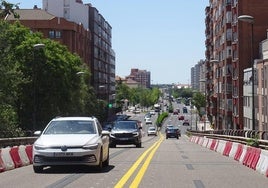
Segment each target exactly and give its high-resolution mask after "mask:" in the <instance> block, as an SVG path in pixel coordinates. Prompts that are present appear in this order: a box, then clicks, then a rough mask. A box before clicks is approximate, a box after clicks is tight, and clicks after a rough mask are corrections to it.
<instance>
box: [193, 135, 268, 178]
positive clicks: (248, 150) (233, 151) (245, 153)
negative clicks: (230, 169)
mask: <svg viewBox="0 0 268 188" xmlns="http://www.w3.org/2000/svg"><path fill="white" fill-rule="evenodd" d="M189 140H190V142H193V143H198V144H199V145H201V146H203V147H206V148H208V149H210V150H213V151H216V152H218V153H221V154H222V155H225V156H229V157H231V158H233V159H234V160H236V161H238V162H240V163H241V164H243V165H245V166H247V167H249V168H251V169H253V170H256V171H258V172H259V173H261V174H263V175H265V176H266V177H268V151H267V150H262V149H260V148H255V147H251V146H247V145H243V144H240V143H236V142H230V141H224V140H216V139H209V138H206V137H198V136H192V137H190V139H189Z"/></svg>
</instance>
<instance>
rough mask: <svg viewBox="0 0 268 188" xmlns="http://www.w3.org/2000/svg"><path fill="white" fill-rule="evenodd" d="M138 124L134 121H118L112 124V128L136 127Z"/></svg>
mask: <svg viewBox="0 0 268 188" xmlns="http://www.w3.org/2000/svg"><path fill="white" fill-rule="evenodd" d="M137 128H138V125H137V123H136V122H134V121H119V122H116V124H115V125H114V127H113V129H114V130H118V129H137Z"/></svg>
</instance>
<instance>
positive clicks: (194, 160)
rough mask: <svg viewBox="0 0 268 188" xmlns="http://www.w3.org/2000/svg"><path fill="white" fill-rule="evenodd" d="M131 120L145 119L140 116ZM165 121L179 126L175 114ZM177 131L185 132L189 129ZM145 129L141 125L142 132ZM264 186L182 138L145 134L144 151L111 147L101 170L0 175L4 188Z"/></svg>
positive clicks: (252, 173)
mask: <svg viewBox="0 0 268 188" xmlns="http://www.w3.org/2000/svg"><path fill="white" fill-rule="evenodd" d="M134 118H137V119H141V120H143V115H142V114H140V115H139V114H137V115H136V116H135V117H134ZM165 123H174V124H177V125H180V124H181V122H179V121H178V120H177V117H176V116H173V115H171V116H170V117H169V119H167V120H166V122H165ZM180 128H181V129H182V133H183V132H184V131H185V129H186V128H187V127H186V126H180ZM146 129H147V125H145V124H144V125H143V130H144V132H146ZM267 185H268V178H266V177H265V176H263V175H261V174H259V173H258V172H256V171H254V170H252V169H250V168H248V167H245V166H243V165H242V164H240V163H239V162H237V161H235V160H233V159H232V158H229V157H225V156H223V155H221V154H219V153H217V152H214V151H210V150H209V149H207V148H203V147H201V146H200V145H197V144H194V143H192V142H189V139H188V137H187V136H186V135H184V134H182V137H181V138H180V139H179V140H177V139H176V138H174V139H173V138H170V139H165V137H164V135H163V136H161V134H159V135H158V136H156V137H155V136H150V137H148V136H146V134H144V137H143V145H142V148H136V147H134V145H133V146H132V145H127V146H118V147H116V148H111V149H110V166H109V167H107V168H105V169H104V171H103V172H98V171H97V170H96V169H93V168H90V169H89V168H85V167H77V166H76V167H65V168H62V167H61V168H47V169H46V170H45V171H44V173H41V174H35V173H34V172H33V170H32V166H31V165H29V166H26V167H21V168H18V169H15V170H10V171H6V172H3V173H0V187H3V188H17V187H18V188H32V187H34V188H37V187H38V188H39V187H40V188H43V187H44V188H63V187H66V188H73V187H77V188H83V187H85V188H93V187H96V188H98V187H104V188H109V187H142V188H143V187H144V188H148V187H154V188H158V187H159V188H163V187H166V188H169V187H170V188H174V187H182V188H187V187H189V188H227V187H228V188H231V187H232V188H233V187H243V188H247V187H250V188H252V187H254V188H264V187H267Z"/></svg>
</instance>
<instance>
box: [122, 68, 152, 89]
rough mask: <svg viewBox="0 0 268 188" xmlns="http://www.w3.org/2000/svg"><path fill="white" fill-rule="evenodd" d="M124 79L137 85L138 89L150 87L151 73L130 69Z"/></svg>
mask: <svg viewBox="0 0 268 188" xmlns="http://www.w3.org/2000/svg"><path fill="white" fill-rule="evenodd" d="M126 79H131V80H134V81H136V82H137V83H139V86H140V87H143V88H150V87H151V72H149V71H146V70H139V69H137V68H133V69H131V72H130V75H129V76H126Z"/></svg>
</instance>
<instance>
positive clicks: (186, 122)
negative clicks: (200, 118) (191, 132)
mask: <svg viewBox="0 0 268 188" xmlns="http://www.w3.org/2000/svg"><path fill="white" fill-rule="evenodd" d="M182 125H184V126H189V125H190V122H189V120H188V119H185V120H184V121H183V123H182Z"/></svg>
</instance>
